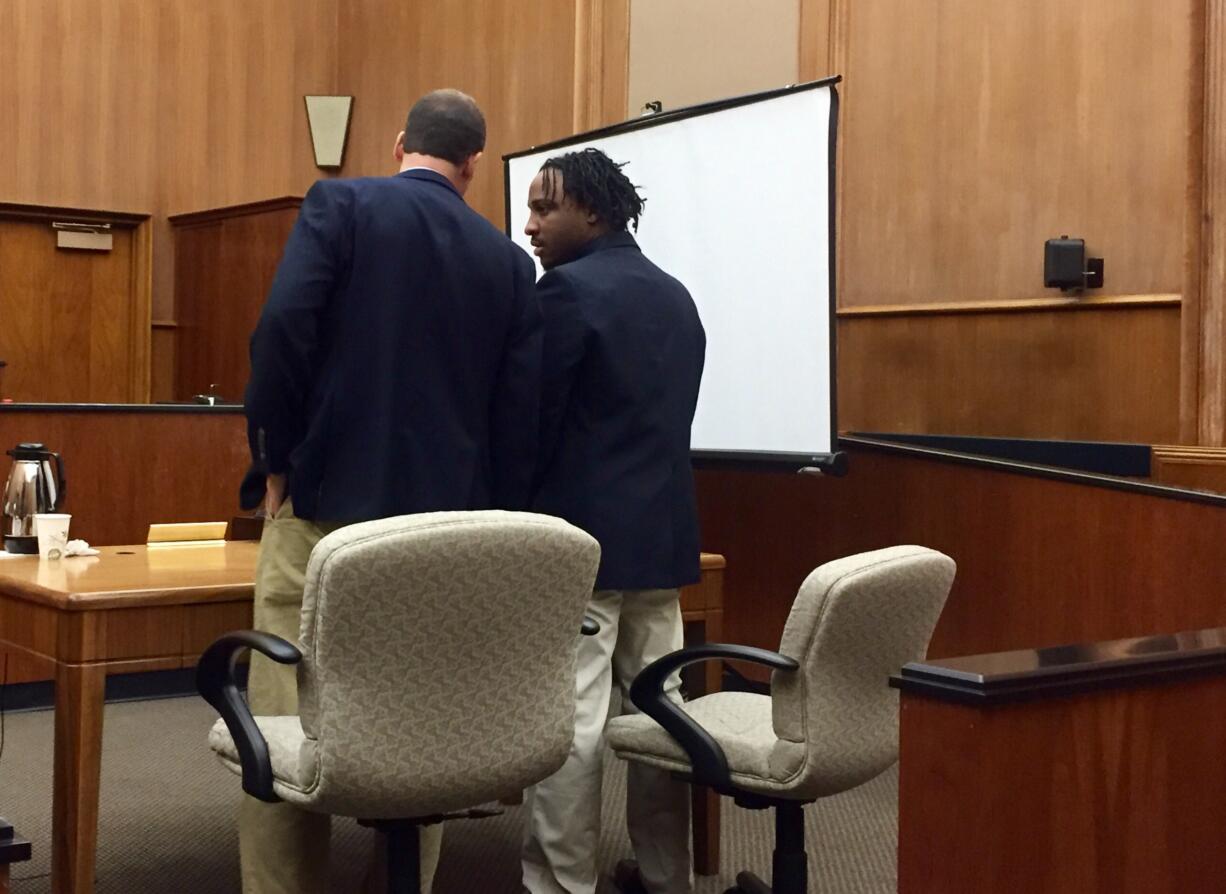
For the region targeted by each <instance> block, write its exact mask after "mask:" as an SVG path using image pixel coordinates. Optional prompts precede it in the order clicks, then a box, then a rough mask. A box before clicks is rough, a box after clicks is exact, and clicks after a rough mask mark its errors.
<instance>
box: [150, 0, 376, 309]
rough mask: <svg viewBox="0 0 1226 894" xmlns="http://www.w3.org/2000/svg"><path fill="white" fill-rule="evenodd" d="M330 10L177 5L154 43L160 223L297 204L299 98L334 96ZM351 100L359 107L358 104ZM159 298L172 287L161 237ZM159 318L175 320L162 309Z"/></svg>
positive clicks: (301, 184) (301, 144) (305, 141)
mask: <svg viewBox="0 0 1226 894" xmlns="http://www.w3.org/2000/svg"><path fill="white" fill-rule="evenodd" d="M336 7H337V4H336V0H260V2H258V3H247V2H243V0H222V2H217V3H198V2H194V0H175V2H174V3H173V4H172V5H171V6H170V7H169V8H168V9H167V10H166V12H165V14H164V15H163V16H162V18H161V20H160V23H159V24H160V31H159V35H158V39H157V58H158V68H159V71H160V72H161V75H160V76H159V80H160V84H161V89H160V92H159V112H160V117H161V128H160V131H159V134H158V138H157V139H158V153H159V163H160V175H161V180H160V182H161V197H162V204H161V206H160V207H161V210H162V213H163V214H167V213H169V214H178V213H181V212H190V211H198V210H200V209H202V208H217V207H222V206H228V205H236V204H239V203H243V202H253V201H260V200H263V199H268V198H271V197H273V196H284V195H291V194H298V195H301V194H303V193H305V192H306V190H307V188H308V187H309V186H310V185H311V183H313V182H314V181H315V180H317V179H319V178H321V177H326V176H333V174H331V173H325V172H323V171H321V170H319V169H318V168H316V167H315V158H314V153H313V150H312V148H311V138H310V130H309V128H308V126H307V121H306V111H305V107H304V105H303V99H302V97H303V96H304V95H306V94H308V93H323V94H328V93H334V92H337V91H336V89H335V86H336V65H337V44H338V37H337V33H336V15H337V13H336ZM361 101H362V100H361V99H360V98H359V99H357V100H356V102H357V104H360V103H361ZM160 235H161V236H162V238H163V241H162V242H161V244H162V245H163V246H164V251H163V252H161V255H162V257H161V258H160V263H159V265H158V267H157V274H158V276H159V277H160V279H159V281H158V286H159V290H160V291H163V292H168V291H169V290H170V289H171V288H172V286H173V283H174V276H173V253H172V252H171V244H172V239H171V234H170V230H169V229H168V228H167V229H164V230H163V231H162V233H161V234H160ZM158 311H159V316H162V317H174V316H175V315H176V311H175V309H174V308H173V307H172V306H170V305H168V304H166V303H162V304H159V305H158Z"/></svg>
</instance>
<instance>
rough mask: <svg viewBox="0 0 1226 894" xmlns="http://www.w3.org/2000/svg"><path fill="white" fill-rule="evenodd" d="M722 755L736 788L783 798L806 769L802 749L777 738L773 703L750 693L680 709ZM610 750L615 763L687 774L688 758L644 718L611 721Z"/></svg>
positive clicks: (707, 699) (721, 696)
mask: <svg viewBox="0 0 1226 894" xmlns="http://www.w3.org/2000/svg"><path fill="white" fill-rule="evenodd" d="M682 707H683V708H684V710H685V712H686V713H687V714H689V715H690V716H691V717H693V718H694V720H695V721H696V722H697V723H698V724H699V726H701V727H703V729H705V730H707V732H709V733H710V734H711V736H712V738H714V739H715V741H716V742H718V743H719V745H720V747H721V748H723V749H724V755H725V757H727V758H728V770H729V772H730V774H731V776H732V781H733V783H735V784H736V785H738V786H740V787H742V788H744V789H746V790H748V791H753V792H761V793H763V794H786V793H787V792H788V790H789V786H790V784H791V783H792V781H793V780H795V778H796V777H797V774H798V773H799V772H800V771H801V769H802V768H803V765H804V759H805V751H804V747H803V746H802V745H801V744H799V743H797V742H786V741H783V740H781V739H779V738H778V737H777V736H776V735H775V731H774V727H773V725H772V723H771V700H770V696H767V695H756V694H754V693H752V692H716V693H713V694H712V695H707V696H703V697H702V698H699V699H695V700H694V701H692V702H686V704H685V705H683V706H682ZM608 738H609V744H610V745H611V746H612V748H613V750H614V751H615V752H616V753H617V756H618V757H621V758H624V759H626V760H633V761H638V762H640V763H645V764H650V765H652V766H655V767H661V768H662V769H665V770H674V771H680V772H686V771H688V770H689V769H690V762H689V758H688V757H686V754H685V752H684V751H682V750H681V746H680V745H678V744H677V743H676V742H675V741H674V740H673V738H672V736H670V735H669V734H668V733H666V732H665V731H664V728H663V727H661V726H660V725H659V724H658V723H656V722H655V721H654V720H652V719H651V718H650V717H648V716H646V715H645V714H628V715H625V716H622V717H615V718H613V719H612V720H611V721H609V731H608Z"/></svg>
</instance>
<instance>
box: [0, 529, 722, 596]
mask: <svg viewBox="0 0 1226 894" xmlns="http://www.w3.org/2000/svg"><path fill="white" fill-rule="evenodd" d="M259 547H260V544H259V542H258V541H255V540H231V541H227V542H225V543H224V544H208V545H199V546H152V547H150V546H145V545H143V544H142V545H140V546H103V547H99V553H100V555H97V556H70V557H68V558H64V559H55V560H43V559H39V557H38V556H15V557H5V558H0V596H10V597H15V598H17V599H21V600H23V601H25V602H33V603H38V604H41V605H47V606H51V607H53V608H57V609H59V610H61V611H92V610H94V609H112V608H130V607H133V608H134V607H137V606H141V607H143V606H149V605H183V604H191V603H198V602H226V601H233V600H236V599H250V598H251V594H252V592H253V590H254V587H255V563H256V557H257V556H258V554H259ZM724 564H725V563H724V557H723V556H720V555H715V554H713V553H703V554H702V569H703V571H712V570H716V569H720V568H723V567H724Z"/></svg>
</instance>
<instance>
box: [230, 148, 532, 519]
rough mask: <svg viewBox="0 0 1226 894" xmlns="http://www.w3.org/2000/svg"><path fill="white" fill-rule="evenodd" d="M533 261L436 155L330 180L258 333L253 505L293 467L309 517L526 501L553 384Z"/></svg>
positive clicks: (250, 397) (280, 272) (293, 487)
mask: <svg viewBox="0 0 1226 894" xmlns="http://www.w3.org/2000/svg"><path fill="white" fill-rule="evenodd" d="M534 276H535V274H534V269H533V266H532V261H531V259H530V258H529V257H528V255H527V254H526V253H525V252H524V251H523V250H522V249H520V248H518V247H517V246H515V245H514V244H513V243H512V242H511V241H510V240H509V239H508V238H507V237H506V236H505V235H504V234H503V233H502V232H500V231H499V230H497V229H496V228H495V227H494V226H493V225H492V224H490V223H489V222H488V221H486V220H485V219H484V218H482V217H481V216H480V215H479V214H477V213H476V212H475V211H473V210H472V209H471V208H469V207H468V206H467V205H466V204H465V203H464V200H463V198H461V196H460V194H459V193H458V192H457V191H456V190H455V188H454V187H453V186H452V185H451V183H450V182H449V181H448V180H447V179H446V178H445V177H443V176H441V175H439V174H435V173H434V172H432V171H426V170H412V171H406V172H404V173H401V174H399V175H397V176H394V177H369V178H361V179H356V180H323V181H320V182H318V183H316V184H315V185H314V186H313V187H311V190H310V192H308V193H307V196H306V199H305V200H304V201H303V204H302V210H301V213H300V215H299V217H298V221H297V223H296V224H295V225H294V229H293V231H292V233H291V234H290V237H289V241H288V243H287V244H286V246H285V253H284V255H283V257H282V259H281V264H280V267H279V268H278V269H277V274H276V278H275V279H274V280H273V284H272V288H271V290H270V292H269V295H268V300H267V302H266V304H265V305H264V310H263V313H262V314H261V317H260V321H259V324H258V325H257V327H256V330H255V333H254V334H253V335H252V337H251V381H250V383H249V384H248V386H247V392H246V408H247V419H248V430H249V433H250V437H251V441H252V451H253V456H254V458H255V460H256V463H255V467H254V468H253V472H252V474H251V475H249V476H248V482H247V483H246V484H245V486H244V503H245V504H246V505H251V504H252V502H253V499H254V500H258V499H259V498H260V497H261V496H262V493H263V487H262V482H261V481H260V476H262V475H263V474H264V473H266V472H274V473H279V472H287V473H288V474H289V492H290V495H291V496H292V497H293V500H294V512H295V514H296V515H298V516H299V517H302V518H309V519H320V520H324V521H337V522H349V521H361V520H366V519H373V518H385V517H387V516H392V515H401V514H406V513H411V512H428V511H435V510H449V509H484V508H490V507H502V508H524V507H525V506H526V504H527V502H528V499H529V496H530V488H531V483H532V472H533V468H534V467H535V464H536V447H537V418H538V416H537V414H538V409H539V403H540V388H541V383H540V374H541V366H540V364H541V338H542V331H541V316H540V308H539V305H538V304H537V300H536V294H535V285H534V283H533V280H534ZM252 483H255V484H256V487H254V488H252V487H250V485H251V484H252Z"/></svg>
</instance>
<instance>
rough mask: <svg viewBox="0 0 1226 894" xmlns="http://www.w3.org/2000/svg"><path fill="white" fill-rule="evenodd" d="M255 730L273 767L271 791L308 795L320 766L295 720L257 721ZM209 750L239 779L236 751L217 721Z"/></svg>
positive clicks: (311, 746) (210, 732)
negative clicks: (262, 736)
mask: <svg viewBox="0 0 1226 894" xmlns="http://www.w3.org/2000/svg"><path fill="white" fill-rule="evenodd" d="M255 723H256V726H258V727H259V728H260V732H261V733H263V734H264V740H265V741H266V742H268V758H269V762H270V763H271V764H272V775H273V789H274V790H275V791H276V792H277V794H278V795H282V796H283V795H284V794H285V792H284V791H282V789H283V788H288V789H291V790H292V791H293V792H295V793H301V792H308V791H310V790H311V789H312V788H314V787H315V785H316V782H317V776H318V769H319V764H318V761H317V760H316V759H315V741H314V740H313V739H308V738H307V736H306V733H304V732H303V731H302V723H301V722H300V721H299V719H298V717H297V716H296V715H295V716H288V717H256V718H255ZM209 747H210V748H212V749H213V750H214V751H215V752H217V756H218V757H219V758H220V759H221V762H222V764H224V765H225V766H226V767H227V768H229V769H230V770H232V771H233V772H235V773H238V774H239V775H242V772H243V770H242V765H241V764H240V763H239V757H238V748H237V747H235V745H234V739H233V738H231V737H230V731H229V730H228V729H226V724H225V721H224V720H218V721H217V722H216V723H214V724H213V728H212V729H211V730H209Z"/></svg>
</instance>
